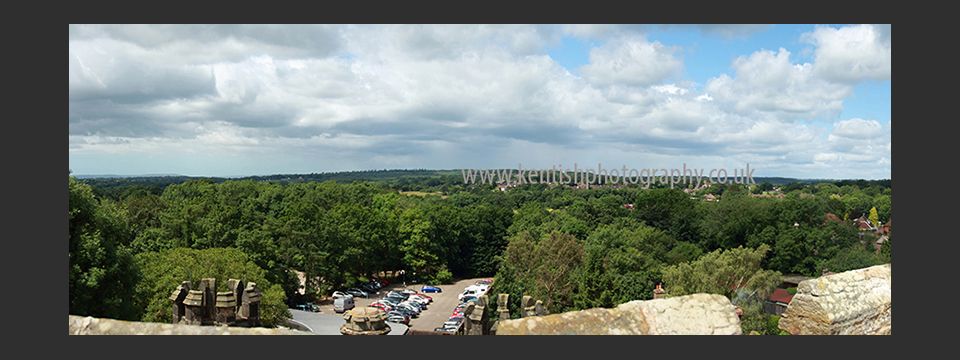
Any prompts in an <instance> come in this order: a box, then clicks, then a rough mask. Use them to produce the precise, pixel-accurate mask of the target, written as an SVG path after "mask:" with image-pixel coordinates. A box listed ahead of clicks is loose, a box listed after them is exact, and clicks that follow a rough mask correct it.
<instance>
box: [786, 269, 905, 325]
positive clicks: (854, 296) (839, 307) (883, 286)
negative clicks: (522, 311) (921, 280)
mask: <svg viewBox="0 0 960 360" xmlns="http://www.w3.org/2000/svg"><path fill="white" fill-rule="evenodd" d="M890 289H891V287H890V264H887V265H879V266H873V267H868V268H865V269H859V270H852V271H847V272H843V273H839V274H833V275H827V276H822V277H819V278H816V279H811V280H806V281H803V282H801V283H800V285H799V286H798V287H797V294H796V295H794V297H793V300H792V301H790V305H789V306H787V310H786V312H784V314H783V318H782V319H780V329H781V330H784V331H786V332H788V333H790V334H793V335H890V329H891V328H890Z"/></svg>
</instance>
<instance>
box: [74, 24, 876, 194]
mask: <svg viewBox="0 0 960 360" xmlns="http://www.w3.org/2000/svg"><path fill="white" fill-rule="evenodd" d="M69 29H70V35H69V39H70V40H69V53H70V65H69V66H70V71H69V78H70V79H69V146H68V149H69V165H70V170H71V171H72V174H73V175H106V174H112V175H145V174H180V175H189V176H216V177H240V176H252V175H271V174H307V173H323V172H337V171H356V170H377V169H464V168H468V169H504V168H507V169H510V168H514V169H516V168H518V167H522V168H523V169H531V168H533V169H538V168H551V167H553V166H557V167H558V168H572V167H573V165H574V164H577V165H578V167H579V168H583V167H592V168H596V167H598V166H602V167H603V168H605V169H606V168H618V169H619V168H621V167H626V168H627V169H644V168H657V169H659V168H665V169H680V168H681V167H683V166H685V167H686V168H694V169H704V170H706V171H709V170H710V169H726V171H728V172H732V170H734V169H744V168H745V167H746V166H747V164H749V166H750V168H751V170H754V172H753V174H752V176H754V177H761V176H782V177H793V178H803V179H814V178H817V179H890V178H891V161H890V160H891V84H890V80H891V76H890V75H891V73H890V71H891V66H890V65H891V26H890V25H844V24H839V25H838V24H828V25H756V24H751V25H716V24H712V25H608V24H604V25H584V24H578V25H249V26H248V25H70V27H69Z"/></svg>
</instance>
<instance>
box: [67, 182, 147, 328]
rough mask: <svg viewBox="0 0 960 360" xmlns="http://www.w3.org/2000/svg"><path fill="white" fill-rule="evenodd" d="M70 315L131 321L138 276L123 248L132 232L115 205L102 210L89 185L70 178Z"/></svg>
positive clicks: (126, 249) (127, 253)
mask: <svg viewBox="0 0 960 360" xmlns="http://www.w3.org/2000/svg"><path fill="white" fill-rule="evenodd" d="M69 202H70V203H69V207H70V209H69V213H70V217H69V224H70V225H69V230H70V243H69V246H68V252H69V265H68V267H69V280H68V283H67V289H68V290H67V291H68V293H69V304H70V314H73V315H80V316H96V317H104V318H113V319H121V320H134V319H136V318H137V316H139V313H140V312H139V309H138V308H137V307H136V306H135V305H134V303H133V299H134V296H133V295H134V291H135V287H136V284H137V282H138V281H139V280H140V271H139V267H138V266H137V262H136V261H135V259H134V257H133V255H132V252H131V251H130V250H129V249H128V248H126V247H124V246H123V244H124V243H125V242H127V241H128V240H129V237H130V232H129V229H128V227H127V223H126V214H124V209H123V207H122V206H120V204H119V203H116V202H112V201H111V202H109V204H106V205H104V206H101V204H100V203H99V202H98V201H97V199H96V198H95V197H94V195H93V189H91V187H90V186H89V185H86V184H84V183H81V182H79V181H77V179H76V178H75V177H70V200H69Z"/></svg>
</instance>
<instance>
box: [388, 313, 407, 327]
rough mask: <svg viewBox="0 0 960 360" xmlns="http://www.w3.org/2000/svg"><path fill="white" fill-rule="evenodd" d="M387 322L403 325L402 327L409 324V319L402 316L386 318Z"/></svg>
mask: <svg viewBox="0 0 960 360" xmlns="http://www.w3.org/2000/svg"><path fill="white" fill-rule="evenodd" d="M387 321H389V322H392V323H398V324H404V325H408V324H410V318H409V317H406V316H403V315H390V316H387Z"/></svg>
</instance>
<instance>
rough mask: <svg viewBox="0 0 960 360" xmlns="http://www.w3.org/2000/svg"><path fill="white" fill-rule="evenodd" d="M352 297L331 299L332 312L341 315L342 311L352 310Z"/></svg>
mask: <svg viewBox="0 0 960 360" xmlns="http://www.w3.org/2000/svg"><path fill="white" fill-rule="evenodd" d="M354 306H355V305H354V303H353V296H351V297H338V298H336V299H333V311H334V312H337V313H343V312H344V311H347V310H350V309H353V307H354Z"/></svg>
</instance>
